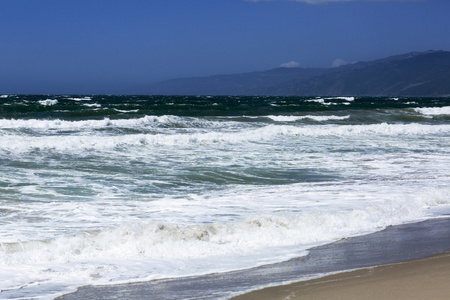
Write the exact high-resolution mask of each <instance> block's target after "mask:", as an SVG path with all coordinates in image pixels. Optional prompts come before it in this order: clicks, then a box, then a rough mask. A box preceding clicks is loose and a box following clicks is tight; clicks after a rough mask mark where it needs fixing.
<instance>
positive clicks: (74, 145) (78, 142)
mask: <svg viewBox="0 0 450 300" xmlns="http://www.w3.org/2000/svg"><path fill="white" fill-rule="evenodd" d="M158 120H160V118H159V117H155V118H154V119H153V118H151V119H146V118H144V119H140V120H139V122H142V124H143V125H149V126H155V121H156V122H159V121H158ZM10 122H12V124H10ZM131 122H132V123H133V124H134V125H136V124H135V122H136V120H134V121H131ZM164 122H165V121H164ZM0 124H1V125H2V126H1V127H3V128H8V127H9V126H10V127H13V128H14V127H15V126H19V127H21V126H24V127H26V128H30V127H34V128H42V129H49V128H53V126H57V127H58V128H59V129H62V128H64V129H70V128H72V126H75V127H76V128H77V129H79V128H80V127H82V126H86V127H87V128H92V127H101V128H103V127H108V126H114V125H115V126H129V120H114V121H113V120H109V119H105V120H101V121H80V122H67V121H61V123H59V122H58V121H38V122H37V123H34V122H33V120H21V121H20V122H16V121H10V120H6V121H5V120H2V121H0ZM449 133H450V125H423V124H387V123H383V124H373V125H341V126H334V125H322V126H320V125H317V126H305V127H297V126H288V125H267V126H264V127H260V128H256V129H254V128H249V129H246V130H240V131H236V132H234V131H209V132H206V133H203V132H198V131H195V130H194V131H192V132H187V133H177V132H174V133H172V134H167V133H164V134H163V133H156V134H128V135H117V136H114V135H113V136H111V135H104V136H92V135H88V134H77V135H66V136H30V137H27V136H24V137H22V138H21V139H17V138H16V136H15V135H5V136H4V137H3V140H4V141H5V142H4V143H2V144H1V145H0V149H2V150H4V151H10V152H18V153H21V152H27V151H35V150H37V149H40V150H56V151H66V150H69V151H71V152H73V151H79V150H82V149H84V150H107V149H110V150H112V149H114V148H116V147H123V146H140V147H142V146H146V145H147V146H150V145H154V146H183V145H186V146H187V145H199V144H211V143H219V142H225V143H230V144H237V143H245V142H247V143H255V142H264V141H271V140H273V139H276V138H285V137H297V138H300V137H314V138H317V137H327V136H328V137H355V138H357V137H364V136H365V137H367V136H371V137H372V139H373V140H375V139H376V137H377V136H379V137H398V136H424V137H426V136H427V135H438V134H444V135H447V134H449Z"/></svg>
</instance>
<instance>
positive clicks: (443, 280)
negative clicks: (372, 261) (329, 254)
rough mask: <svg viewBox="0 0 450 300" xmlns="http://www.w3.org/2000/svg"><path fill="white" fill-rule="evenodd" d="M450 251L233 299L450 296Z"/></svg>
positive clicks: (265, 290) (261, 290)
mask: <svg viewBox="0 0 450 300" xmlns="http://www.w3.org/2000/svg"><path fill="white" fill-rule="evenodd" d="M449 282H450V252H449V253H445V254H440V255H437V256H431V257H427V258H422V259H415V260H410V261H405V262H400V263H394V264H387V265H381V266H376V267H372V268H365V269H360V270H355V271H349V272H343V273H338V274H333V275H328V276H325V277H321V278H317V279H312V280H307V281H300V282H295V283H291V284H286V285H279V286H274V287H267V288H263V289H260V290H256V291H252V292H249V293H246V294H243V295H239V296H236V297H233V298H231V299H230V300H252V299H259V300H282V299H283V300H284V299H299V300H301V299H349V300H353V299H354V300H356V299H361V298H362V297H363V298H364V299H385V300H396V299H412V300H421V299H448V298H449V297H450V285H449Z"/></svg>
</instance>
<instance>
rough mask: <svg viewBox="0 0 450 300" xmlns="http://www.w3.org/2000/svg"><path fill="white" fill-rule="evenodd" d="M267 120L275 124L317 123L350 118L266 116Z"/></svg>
mask: <svg viewBox="0 0 450 300" xmlns="http://www.w3.org/2000/svg"><path fill="white" fill-rule="evenodd" d="M267 117H268V118H270V119H272V120H274V121H276V122H295V121H299V120H304V119H310V120H314V121H318V122H324V121H333V120H346V119H348V118H350V116H313V115H306V116H267Z"/></svg>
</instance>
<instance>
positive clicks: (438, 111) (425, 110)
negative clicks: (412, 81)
mask: <svg viewBox="0 0 450 300" xmlns="http://www.w3.org/2000/svg"><path fill="white" fill-rule="evenodd" d="M414 110H415V111H416V112H418V113H420V114H423V115H430V116H436V115H450V106H444V107H418V108H415V109H414Z"/></svg>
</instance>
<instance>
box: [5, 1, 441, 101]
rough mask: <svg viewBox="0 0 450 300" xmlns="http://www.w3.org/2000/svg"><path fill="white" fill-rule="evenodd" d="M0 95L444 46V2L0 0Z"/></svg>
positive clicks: (77, 90) (333, 62)
mask: <svg viewBox="0 0 450 300" xmlns="http://www.w3.org/2000/svg"><path fill="white" fill-rule="evenodd" d="M0 12H1V17H0V94H29V93H31V94H103V93H106V94H114V93H120V92H121V91H124V90H127V89H129V88H133V87H134V86H139V85H143V84H148V83H152V82H157V81H162V80H167V79H172V78H179V77H193V76H209V75H217V74H233V73H243V72H252V71H263V70H268V69H272V68H276V67H280V66H283V67H303V68H309V67H333V66H334V67H336V66H339V65H342V64H345V63H353V62H357V61H369V60H374V59H379V58H384V57H387V56H391V55H397V54H403V53H407V52H412V51H427V50H445V51H450V17H449V15H450V14H449V13H450V1H448V0H189V1H188V0H0Z"/></svg>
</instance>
